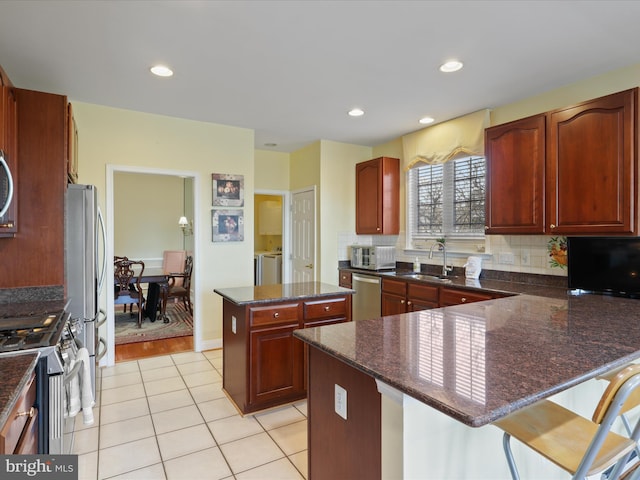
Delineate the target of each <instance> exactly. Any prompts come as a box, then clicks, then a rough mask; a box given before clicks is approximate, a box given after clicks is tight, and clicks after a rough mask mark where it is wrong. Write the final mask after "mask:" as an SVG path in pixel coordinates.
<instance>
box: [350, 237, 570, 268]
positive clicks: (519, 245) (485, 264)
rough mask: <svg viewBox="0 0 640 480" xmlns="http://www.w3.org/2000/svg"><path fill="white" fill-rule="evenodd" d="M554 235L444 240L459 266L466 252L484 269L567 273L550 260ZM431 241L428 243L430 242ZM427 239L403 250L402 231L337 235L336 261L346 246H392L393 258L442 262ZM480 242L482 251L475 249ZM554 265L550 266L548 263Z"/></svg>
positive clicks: (464, 261)
mask: <svg viewBox="0 0 640 480" xmlns="http://www.w3.org/2000/svg"><path fill="white" fill-rule="evenodd" d="M556 238H557V237H552V236H546V235H487V236H486V237H485V240H484V241H467V242H456V241H454V240H452V241H449V242H447V247H448V248H447V255H448V259H447V260H448V263H449V264H451V265H453V266H456V267H462V266H463V265H464V264H465V263H466V260H467V257H468V256H470V255H474V256H479V257H481V258H482V268H483V269H484V270H498V271H507V272H520V273H533V274H540V275H555V276H564V277H566V276H567V270H566V268H562V267H559V266H557V262H553V258H552V257H551V256H550V254H549V251H548V248H549V242H550V241H551V240H552V239H556ZM431 243H432V242H431ZM431 243H430V242H426V245H425V249H424V250H423V249H420V250H406V249H405V245H404V244H405V236H404V232H401V233H400V235H356V234H355V233H353V232H341V233H339V234H338V250H339V251H338V260H349V249H348V247H349V245H356V244H358V245H396V249H397V251H396V260H397V261H399V262H411V263H412V262H413V261H414V260H415V258H416V257H418V260H419V261H420V263H423V264H436V265H441V264H442V256H441V255H440V254H439V253H438V254H437V255H436V253H435V251H434V256H433V258H432V259H429V247H430V245H431ZM479 244H484V251H481V250H482V249H481V248H479ZM554 264H555V265H556V266H552V265H554Z"/></svg>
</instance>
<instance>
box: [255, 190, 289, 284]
mask: <svg viewBox="0 0 640 480" xmlns="http://www.w3.org/2000/svg"><path fill="white" fill-rule="evenodd" d="M289 198H290V194H289V192H287V191H283V190H256V191H255V192H254V196H253V201H254V212H255V215H254V230H253V231H254V239H253V249H254V257H253V265H254V284H255V285H266V284H274V283H288V282H289V281H290V280H289V279H290V266H289V262H288V260H287V259H288V258H289V236H290V235H289V231H290V228H289V218H290V215H289V208H288V205H289Z"/></svg>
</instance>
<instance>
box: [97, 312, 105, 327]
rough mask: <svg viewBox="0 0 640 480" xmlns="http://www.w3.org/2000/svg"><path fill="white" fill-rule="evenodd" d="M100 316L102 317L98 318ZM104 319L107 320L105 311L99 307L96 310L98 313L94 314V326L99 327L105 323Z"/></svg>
mask: <svg viewBox="0 0 640 480" xmlns="http://www.w3.org/2000/svg"><path fill="white" fill-rule="evenodd" d="M100 316H102V318H100ZM106 321H107V313H106V312H105V311H104V310H103V309H100V310H99V311H98V315H96V328H100V327H101V326H102V325H104V324H105V322H106Z"/></svg>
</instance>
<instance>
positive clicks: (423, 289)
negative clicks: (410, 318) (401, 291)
mask: <svg viewBox="0 0 640 480" xmlns="http://www.w3.org/2000/svg"><path fill="white" fill-rule="evenodd" d="M438 290H439V288H438V287H434V286H432V285H421V284H419V283H408V284H407V297H409V298H411V299H416V300H423V301H425V302H435V303H438Z"/></svg>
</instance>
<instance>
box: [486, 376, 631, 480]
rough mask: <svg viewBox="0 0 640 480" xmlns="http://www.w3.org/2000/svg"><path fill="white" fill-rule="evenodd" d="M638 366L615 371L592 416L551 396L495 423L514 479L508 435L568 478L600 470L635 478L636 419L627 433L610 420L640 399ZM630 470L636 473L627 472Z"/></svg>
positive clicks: (609, 476) (610, 478)
mask: <svg viewBox="0 0 640 480" xmlns="http://www.w3.org/2000/svg"><path fill="white" fill-rule="evenodd" d="M639 386H640V365H630V366H628V367H626V368H624V369H622V370H620V371H619V372H618V373H617V374H616V375H615V376H614V377H613V378H611V380H610V382H609V385H608V386H607V388H606V389H605V391H604V393H603V394H602V397H601V398H600V402H599V403H598V406H597V407H596V409H595V411H594V413H593V417H592V419H591V420H589V419H587V418H584V417H583V416H581V415H578V414H577V413H574V412H572V411H571V410H568V409H566V408H564V407H562V406H560V405H558V404H557V403H555V402H552V401H551V400H543V401H541V402H538V403H535V404H534V405H531V406H530V407H526V408H523V409H521V410H518V411H516V412H514V413H512V414H510V415H508V416H506V417H505V418H503V419H500V420H498V421H496V422H494V425H496V426H497V427H499V428H501V429H502V430H503V431H504V435H503V442H502V446H503V449H504V453H505V455H506V457H507V463H508V465H509V470H510V472H511V477H512V478H513V479H514V480H517V479H519V478H520V476H519V473H518V470H517V467H516V464H515V460H514V456H513V453H512V451H511V444H510V439H511V437H514V438H516V439H517V440H519V441H520V442H522V443H523V444H525V445H526V446H527V447H529V448H531V449H533V450H534V451H536V452H537V453H539V454H540V455H542V456H543V457H545V458H546V459H547V460H550V461H551V462H553V463H555V464H556V465H557V466H559V467H560V468H562V469H564V470H565V471H567V472H569V473H570V474H571V475H572V477H571V478H572V479H585V478H586V477H588V476H591V475H594V474H596V473H601V472H605V474H604V475H603V476H602V478H606V479H607V480H615V479H618V478H620V476H621V475H622V474H625V478H629V479H637V478H638V477H639V476H640V468H637V467H638V458H637V456H636V457H635V458H634V457H633V456H634V455H635V449H636V447H637V442H638V438H640V422H638V423H637V424H636V425H635V426H634V428H633V429H632V430H631V434H630V435H629V436H624V435H620V434H618V433H615V432H614V431H612V426H613V424H614V422H615V420H616V419H617V418H618V417H619V416H621V415H623V414H625V413H627V412H628V411H629V410H631V409H633V408H635V407H636V406H638V404H639V403H640V388H638V387H639ZM634 468H635V471H633V472H632V471H631V470H632V469H634Z"/></svg>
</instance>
